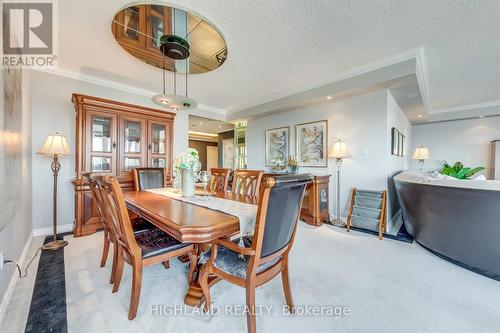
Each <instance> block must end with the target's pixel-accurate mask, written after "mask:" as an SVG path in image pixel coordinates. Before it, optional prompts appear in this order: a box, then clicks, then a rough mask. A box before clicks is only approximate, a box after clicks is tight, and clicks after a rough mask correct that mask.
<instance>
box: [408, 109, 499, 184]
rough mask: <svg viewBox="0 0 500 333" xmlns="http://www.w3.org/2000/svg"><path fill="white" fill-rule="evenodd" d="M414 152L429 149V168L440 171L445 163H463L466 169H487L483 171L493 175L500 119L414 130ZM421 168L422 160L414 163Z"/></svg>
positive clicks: (476, 120)
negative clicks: (493, 151)
mask: <svg viewBox="0 0 500 333" xmlns="http://www.w3.org/2000/svg"><path fill="white" fill-rule="evenodd" d="M412 135H413V140H412V152H413V151H414V150H415V148H416V147H418V146H421V145H423V146H427V147H428V148H429V150H430V153H431V158H432V159H431V160H429V161H426V162H425V169H430V170H438V169H440V168H441V167H442V161H443V160H446V161H447V162H448V163H454V162H455V161H461V162H463V163H464V165H465V166H470V167H477V166H484V167H486V168H487V169H486V170H484V171H483V172H482V174H484V175H485V176H486V177H488V176H489V174H490V168H491V156H490V144H489V143H490V141H492V140H496V139H497V140H498V139H500V117H491V118H477V119H469V120H458V121H450V122H442V123H432V124H426V125H416V126H414V127H413V133H412ZM412 167H413V168H418V161H412Z"/></svg>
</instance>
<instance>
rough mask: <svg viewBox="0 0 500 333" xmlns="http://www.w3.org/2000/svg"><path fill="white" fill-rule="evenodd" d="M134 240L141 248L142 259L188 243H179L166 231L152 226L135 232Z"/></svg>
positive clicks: (186, 245)
mask: <svg viewBox="0 0 500 333" xmlns="http://www.w3.org/2000/svg"><path fill="white" fill-rule="evenodd" d="M135 241H136V242H137V245H139V247H140V248H141V250H142V259H147V258H150V257H154V256H158V255H160V254H164V253H168V252H171V251H174V250H178V249H181V248H183V247H189V246H191V244H189V243H184V244H183V243H181V242H179V241H178V240H176V239H175V238H174V237H172V236H170V235H169V234H167V233H166V232H164V231H162V230H160V229H158V228H153V229H149V230H144V231H142V232H139V233H137V234H135Z"/></svg>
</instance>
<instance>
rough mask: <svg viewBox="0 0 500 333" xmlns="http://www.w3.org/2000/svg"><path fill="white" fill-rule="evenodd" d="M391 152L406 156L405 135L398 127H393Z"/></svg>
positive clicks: (395, 154)
mask: <svg viewBox="0 0 500 333" xmlns="http://www.w3.org/2000/svg"><path fill="white" fill-rule="evenodd" d="M391 154H392V155H394V156H400V157H404V156H405V136H404V135H403V134H402V133H401V132H400V131H398V129H397V128H396V127H393V128H392V129H391Z"/></svg>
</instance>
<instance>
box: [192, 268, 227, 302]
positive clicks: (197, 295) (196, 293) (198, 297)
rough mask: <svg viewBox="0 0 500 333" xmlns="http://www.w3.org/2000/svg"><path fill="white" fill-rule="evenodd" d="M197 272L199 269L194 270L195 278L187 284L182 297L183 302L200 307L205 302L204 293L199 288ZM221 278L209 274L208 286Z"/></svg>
mask: <svg viewBox="0 0 500 333" xmlns="http://www.w3.org/2000/svg"><path fill="white" fill-rule="evenodd" d="M198 273H199V269H197V271H196V279H195V281H194V282H192V283H191V284H190V285H189V289H188V291H187V293H186V296H185V297H184V304H186V305H189V306H193V307H200V306H202V305H203V303H204V302H205V295H203V291H202V290H201V286H200V284H199V283H198ZM220 280H221V278H219V277H217V276H209V277H208V287H209V288H210V287H212V286H213V285H214V284H216V283H217V282H219V281H220Z"/></svg>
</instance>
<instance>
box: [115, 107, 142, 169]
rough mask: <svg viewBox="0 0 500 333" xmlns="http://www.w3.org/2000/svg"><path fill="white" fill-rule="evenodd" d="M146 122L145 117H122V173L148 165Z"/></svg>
mask: <svg viewBox="0 0 500 333" xmlns="http://www.w3.org/2000/svg"><path fill="white" fill-rule="evenodd" d="M145 157H146V124H145V121H144V120H143V119H137V118H132V117H121V118H120V172H119V174H120V175H124V174H125V173H128V172H130V171H132V169H134V168H139V167H141V166H145V165H147V162H146V158H145Z"/></svg>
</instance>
